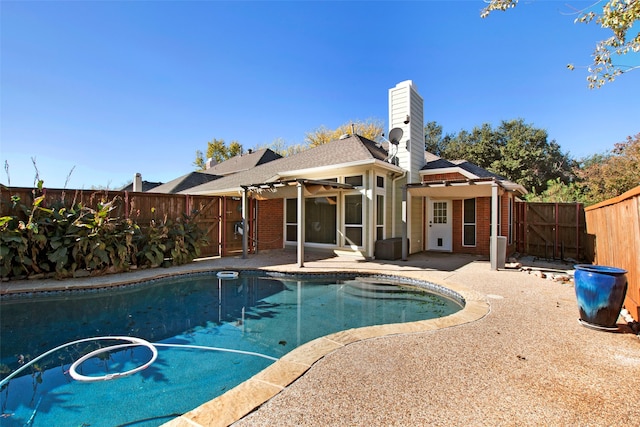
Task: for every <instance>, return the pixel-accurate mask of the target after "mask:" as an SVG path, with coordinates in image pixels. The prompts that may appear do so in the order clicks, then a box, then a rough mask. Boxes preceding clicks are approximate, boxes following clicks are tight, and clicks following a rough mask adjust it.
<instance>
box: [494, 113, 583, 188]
mask: <svg viewBox="0 0 640 427" xmlns="http://www.w3.org/2000/svg"><path fill="white" fill-rule="evenodd" d="M496 133H497V136H498V145H499V147H500V154H499V158H498V159H497V160H495V161H494V162H493V163H492V165H491V167H490V170H491V171H493V172H495V173H497V174H499V175H502V176H504V177H506V178H508V179H510V180H511V181H514V182H517V183H518V184H521V185H523V186H524V187H525V188H527V189H528V190H530V191H532V190H533V191H536V192H542V191H544V190H545V189H546V186H547V182H548V181H549V180H553V179H556V178H560V179H561V180H562V181H563V182H567V181H568V180H569V178H570V177H571V166H572V164H573V162H572V161H571V159H570V158H569V156H568V154H564V153H562V152H561V151H560V145H558V144H557V143H556V142H555V141H551V142H549V141H547V131H546V130H544V129H538V128H534V127H533V126H531V125H528V124H526V123H524V121H523V120H522V119H518V120H510V121H503V122H502V123H501V125H500V127H499V128H498V129H497V130H496Z"/></svg>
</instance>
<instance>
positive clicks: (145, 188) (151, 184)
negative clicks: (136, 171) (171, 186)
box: [120, 181, 162, 191]
mask: <svg viewBox="0 0 640 427" xmlns="http://www.w3.org/2000/svg"><path fill="white" fill-rule="evenodd" d="M160 185H162V183H161V182H150V181H142V191H149V190H151V189H153V188H156V187H159V186H160ZM120 191H133V182H130V183H129V184H127V185H125V186H124V187H122V188H121V189H120Z"/></svg>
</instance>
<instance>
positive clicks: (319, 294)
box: [0, 271, 463, 427]
mask: <svg viewBox="0 0 640 427" xmlns="http://www.w3.org/2000/svg"><path fill="white" fill-rule="evenodd" d="M421 287H426V288H427V289H423V288H421ZM429 290H431V291H434V290H435V291H436V292H440V293H441V294H438V293H434V292H428V291H429ZM462 305H463V302H462V300H461V297H459V296H457V295H456V294H454V293H452V292H450V291H448V290H446V289H444V288H438V287H435V286H430V285H427V284H425V283H424V282H415V281H409V280H405V279H400V278H395V277H387V276H368V277H362V276H356V275H354V274H349V275H347V274H343V275H313V276H292V275H285V274H275V273H266V272H260V271H247V272H242V274H241V275H240V276H239V277H238V278H232V279H223V278H218V277H217V276H216V275H215V273H210V274H197V275H190V276H188V277H184V276H181V277H178V278H172V279H162V280H157V281H151V282H147V283H143V284H137V285H134V286H128V287H126V288H123V289H118V290H109V291H92V292H83V293H78V294H73V295H67V294H57V295H50V296H46V297H37V296H34V297H32V298H28V299H24V298H22V299H9V300H4V301H3V302H2V309H1V310H0V315H1V319H0V320H1V323H0V326H1V328H2V329H1V336H2V349H1V354H0V358H1V363H2V364H3V365H7V366H8V367H9V368H10V370H13V369H15V368H16V367H18V366H19V365H18V364H17V362H16V360H17V359H20V358H22V359H23V361H24V362H27V361H28V360H32V359H34V358H35V357H36V356H37V355H40V354H42V353H44V352H46V351H47V350H49V349H51V348H54V347H57V346H59V345H61V344H64V343H66V342H70V341H73V340H78V339H82V338H87V337H95V336H105V335H110V336H115V335H121V336H133V337H140V338H143V339H145V340H147V341H149V342H153V343H162V344H171V345H172V347H158V348H157V351H158V358H157V360H156V361H155V362H154V363H153V364H152V365H151V366H149V367H148V368H147V369H145V370H143V371H141V372H139V373H136V374H134V375H131V376H127V377H123V378H118V379H117V380H113V381H100V382H91V383H84V382H78V381H74V380H72V379H71V378H70V375H69V367H70V364H71V363H72V362H73V361H74V360H77V359H78V358H79V357H80V356H81V355H82V354H85V353H87V352H88V351H90V350H93V349H95V348H97V347H96V345H92V346H89V345H88V344H87V343H81V344H79V345H76V346H71V347H68V348H65V349H63V350H61V351H59V352H56V354H52V355H51V356H50V357H48V358H47V359H46V360H43V361H40V362H39V363H38V365H37V366H35V367H34V369H29V370H28V374H27V375H24V376H21V377H16V378H14V379H11V380H10V382H9V383H8V386H6V387H4V388H3V389H2V391H1V393H0V400H1V406H2V414H3V417H2V418H0V425H2V426H18V425H20V426H23V425H30V426H45V425H46V426H51V425H73V426H80V425H85V426H87V425H91V426H92V427H96V426H103V425H104V426H114V425H136V426H156V425H160V424H162V423H164V422H166V421H168V420H169V419H171V418H174V417H176V416H178V415H180V414H182V413H184V412H186V411H189V410H190V409H193V408H194V407H196V406H198V405H200V404H202V403H204V402H205V401H208V400H210V399H213V398H214V397H216V396H219V395H221V394H223V393H224V392H225V391H227V390H229V389H231V388H233V387H235V386H236V385H238V384H239V383H241V382H243V381H245V380H246V379H248V378H249V377H251V376H253V375H255V374H256V373H257V372H259V371H261V370H263V369H264V368H265V367H267V366H269V365H270V364H271V363H272V362H273V358H280V357H281V356H283V355H284V354H286V353H288V352H289V351H291V350H292V349H294V348H296V347H298V346H300V345H302V344H304V343H306V342H309V341H311V340H313V339H315V338H317V337H319V336H324V335H327V334H330V333H332V332H337V331H341V330H345V329H351V328H359V327H362V326H369V325H376V324H388V323H398V322H413V321H417V320H425V319H430V318H434V317H441V316H446V315H448V314H451V313H454V312H456V311H458V310H460V309H461V308H462ZM100 344H101V345H103V346H105V345H111V344H112V343H105V342H101V343H100ZM184 346H199V347H203V348H206V349H194V348H188V347H184ZM210 348H221V349H232V350H238V351H241V352H243V353H228V352H225V351H209V350H207V349H210ZM102 356H103V357H97V358H93V359H90V360H87V361H85V362H84V363H82V364H81V365H80V366H79V368H78V369H79V371H81V374H83V375H87V376H103V375H109V374H114V373H117V372H123V371H127V370H130V369H134V368H135V367H137V366H140V365H142V364H144V363H146V362H147V361H148V360H149V359H150V357H151V352H150V350H149V349H148V348H145V347H144V346H136V347H131V348H125V349H122V350H121V351H118V352H114V353H111V354H110V355H109V357H106V354H102ZM263 356H264V357H263ZM5 376H6V373H5V374H3V377H5Z"/></svg>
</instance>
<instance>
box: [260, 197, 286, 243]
mask: <svg viewBox="0 0 640 427" xmlns="http://www.w3.org/2000/svg"><path fill="white" fill-rule="evenodd" d="M283 227H284V199H272V200H259V201H258V250H259V251H264V250H268V249H282V248H283V247H284V238H283V237H284V236H283Z"/></svg>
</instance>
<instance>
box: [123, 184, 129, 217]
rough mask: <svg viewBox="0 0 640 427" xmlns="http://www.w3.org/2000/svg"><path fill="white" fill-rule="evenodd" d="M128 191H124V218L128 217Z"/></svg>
mask: <svg viewBox="0 0 640 427" xmlns="http://www.w3.org/2000/svg"><path fill="white" fill-rule="evenodd" d="M129 210H130V208H129V192H128V191H127V190H125V191H124V219H129Z"/></svg>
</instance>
